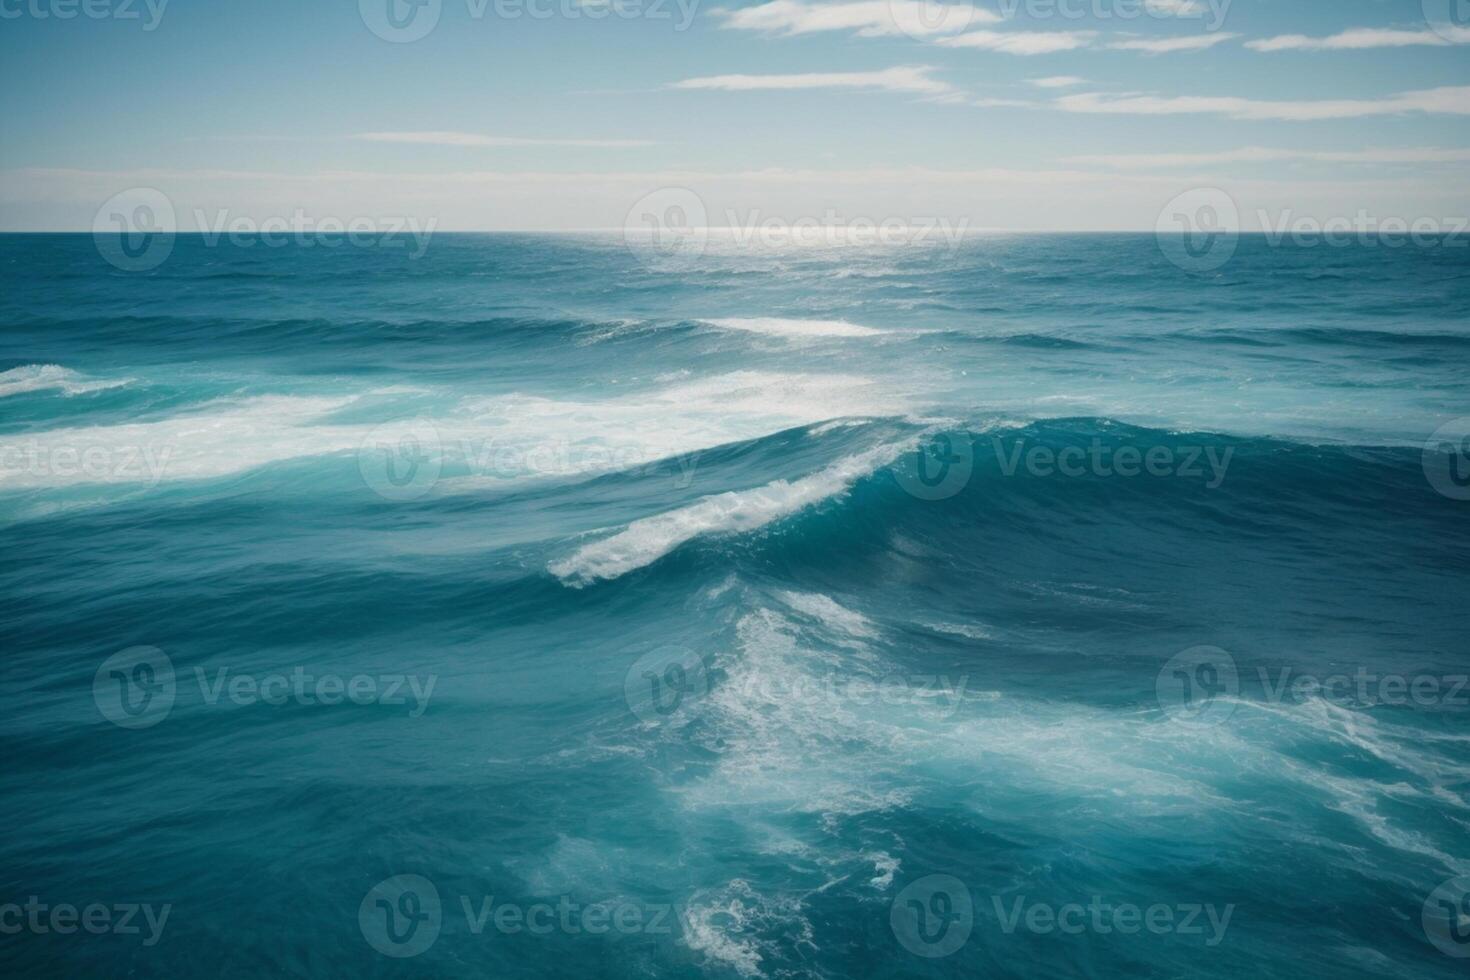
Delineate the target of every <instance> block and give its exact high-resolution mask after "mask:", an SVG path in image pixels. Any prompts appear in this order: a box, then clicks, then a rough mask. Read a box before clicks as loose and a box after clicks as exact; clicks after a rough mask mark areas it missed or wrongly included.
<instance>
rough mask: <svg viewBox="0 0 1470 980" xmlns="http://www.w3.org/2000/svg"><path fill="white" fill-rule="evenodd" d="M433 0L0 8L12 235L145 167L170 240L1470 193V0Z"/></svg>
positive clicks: (1, 135)
mask: <svg viewBox="0 0 1470 980" xmlns="http://www.w3.org/2000/svg"><path fill="white" fill-rule="evenodd" d="M422 2H423V3H424V4H425V5H424V6H420V7H417V8H414V7H410V6H409V5H408V3H407V2H406V0H361V2H359V0H317V2H302V0H254V2H251V3H230V2H224V0H209V2H204V0H167V2H166V3H163V4H160V3H159V0H152V2H151V4H150V3H149V2H147V0H85V5H84V0H0V79H3V82H4V89H5V92H6V94H7V98H6V100H5V108H4V110H3V111H0V227H3V228H6V229H23V230H36V229H78V230H84V229H89V228H91V227H92V223H93V219H94V216H95V214H96V212H97V209H98V207H99V206H100V205H102V204H103V202H104V201H105V200H106V199H107V198H109V197H111V196H112V195H113V194H116V193H118V192H119V191H124V190H127V189H129V188H135V187H149V188H156V189H158V190H159V191H161V192H162V193H163V194H165V195H167V197H168V199H169V200H170V201H171V202H172V203H173V205H174V207H175V210H176V212H177V215H178V225H179V227H180V228H184V229H192V226H193V225H194V224H195V223H196V213H197V212H200V211H203V212H207V213H209V214H211V215H216V214H218V213H220V212H221V211H225V212H228V213H229V214H230V215H232V216H239V215H244V216H250V217H251V218H252V219H254V220H261V219H263V218H266V217H268V216H271V215H274V214H286V215H290V214H292V213H293V212H294V211H296V210H304V211H306V212H307V213H308V214H313V215H324V214H330V215H334V216H336V217H339V218H342V219H349V218H352V217H356V216H360V215H368V216H383V215H417V216H419V217H420V218H433V219H434V220H435V221H436V223H437V225H438V227H440V228H444V229H450V228H470V229H473V228H508V229H537V228H545V229H566V228H588V227H617V226H620V225H621V224H622V223H623V221H624V219H625V216H626V214H627V211H628V208H629V207H630V205H632V204H633V203H634V201H636V200H637V199H638V198H640V197H641V196H642V195H645V194H648V193H649V192H651V191H656V190H657V189H659V188H661V187H672V186H676V187H684V188H689V189H692V190H693V191H694V192H695V193H697V194H698V195H700V197H701V199H702V200H703V201H704V202H705V203H706V205H707V212H708V217H709V223H710V224H724V223H727V218H728V217H729V216H730V215H732V214H733V215H738V216H748V215H749V214H751V213H752V212H755V213H759V214H761V215H765V216H778V217H782V218H784V219H786V220H796V219H798V218H800V217H802V216H805V215H822V214H827V213H832V212H835V213H837V214H838V215H839V216H842V217H847V218H850V217H853V216H855V215H862V216H864V217H867V218H870V219H873V220H882V219H885V218H888V217H891V216H897V217H900V218H922V217H928V216H948V217H951V218H954V219H964V220H967V221H968V222H970V223H971V225H972V226H973V227H997V228H1015V229H1048V228H1078V229H1094V228H1095V229H1114V228H1117V229H1121V228H1140V229H1147V228H1152V227H1154V225H1155V219H1156V216H1157V215H1158V213H1159V210H1160V208H1161V207H1163V206H1164V205H1165V203H1166V202H1167V201H1168V200H1169V199H1170V198H1171V197H1173V196H1174V195H1176V194H1178V193H1180V192H1181V191H1185V190H1188V189H1190V188H1195V187H1212V188H1223V189H1224V190H1225V191H1226V192H1228V193H1229V194H1230V195H1231V197H1232V198H1233V199H1234V200H1235V201H1237V202H1238V204H1239V206H1240V209H1241V212H1242V214H1243V215H1245V217H1243V218H1242V223H1243V226H1244V227H1250V226H1251V225H1252V224H1253V223H1254V222H1253V221H1252V220H1251V216H1252V215H1254V214H1255V213H1256V212H1258V211H1260V210H1263V209H1264V210H1268V211H1272V212H1273V213H1274V212H1279V211H1281V210H1283V209H1292V210H1293V211H1295V212H1296V213H1312V214H1315V215H1317V216H1318V217H1319V218H1326V217H1330V216H1333V215H1338V214H1347V215H1352V214H1354V213H1355V212H1357V211H1358V210H1360V209H1366V210H1368V211H1369V212H1370V213H1371V214H1374V215H1377V216H1385V215H1395V216H1401V217H1406V218H1414V217H1419V216H1425V215H1427V216H1430V217H1435V218H1449V217H1452V216H1455V215H1464V214H1466V213H1467V212H1470V200H1467V194H1466V193H1465V188H1466V187H1470V181H1467V180H1466V175H1467V171H1470V0H1425V2H1424V3H1422V4H1421V3H1420V2H1419V0H1340V2H1331V3H1329V2H1306V0H985V2H983V3H979V4H976V5H974V6H973V7H970V6H968V5H963V4H955V5H942V4H939V3H937V2H927V3H924V2H921V0H857V2H840V3H830V2H829V3H815V2H814V3H802V2H797V0H775V2H772V3H738V2H732V0H713V2H704V0H581V2H580V3H578V2H577V0H484V2H482V0H422ZM609 3H615V4H618V6H617V8H616V9H610V8H609V6H608V4H609ZM389 4H393V5H394V9H395V10H396V12H397V14H398V16H399V21H400V22H401V23H406V24H408V25H409V28H408V30H409V31H410V32H414V31H416V30H417V31H422V30H424V29H426V25H428V24H430V23H432V29H431V30H427V33H425V34H424V36H423V37H420V38H418V39H416V40H412V41H402V42H395V41H392V40H385V39H384V38H383V37H380V36H378V34H375V33H374V31H373V30H372V29H371V27H370V23H372V22H376V23H379V24H382V23H385V21H383V20H381V19H380V18H381V16H383V15H385V14H386V11H387V9H388V5H389ZM1145 8H1146V9H1145ZM533 11H534V13H535V14H536V16H533ZM68 13H69V14H72V16H70V17H65V16H62V15H64V14H68ZM436 16H437V20H435V19H434V18H435V17H436ZM390 33H391V32H390ZM737 220H744V217H740V218H737Z"/></svg>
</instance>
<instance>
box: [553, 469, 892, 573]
mask: <svg viewBox="0 0 1470 980" xmlns="http://www.w3.org/2000/svg"><path fill="white" fill-rule="evenodd" d="M910 445H911V444H910V443H889V444H886V445H882V446H878V447H875V448H873V449H869V450H866V451H864V452H861V453H858V454H856V455H854V456H849V457H847V458H846V459H843V460H840V461H838V462H836V463H834V464H832V465H831V466H829V467H827V468H826V469H823V470H818V471H817V472H816V473H813V474H811V475H810V476H804V477H802V478H801V479H799V480H789V481H788V480H773V481H771V482H770V483H767V484H765V485H764V486H760V487H756V488H755V489H753V490H731V491H729V492H727V493H721V494H716V495H714V496H711V497H705V498H703V499H701V500H699V501H696V502H695V503H693V504H690V505H689V506H687V507H681V508H679V509H678V510H672V511H668V512H667V513H663V514H657V515H655V516H653V517H645V518H643V519H642V520H638V521H634V522H633V523H632V524H629V525H628V526H627V527H626V528H625V529H623V530H622V531H619V532H618V533H617V534H614V535H613V536H611V537H608V538H603V539H601V540H600V541H594V542H592V543H591V544H588V545H583V546H582V547H581V548H579V549H577V551H576V552H574V553H573V554H572V555H571V556H570V557H568V558H565V559H563V560H561V561H554V562H552V563H551V564H549V565H548V566H547V569H548V570H549V571H550V572H551V573H552V574H553V575H555V576H556V577H557V578H559V579H561V580H562V582H563V584H566V585H571V586H573V587H581V586H583V585H587V584H590V583H592V582H595V581H597V580H599V579H614V578H617V577H618V576H620V575H624V574H627V573H628V572H631V571H633V570H634V569H636V568H642V567H643V566H644V565H648V564H650V563H652V562H654V561H657V560H658V559H660V558H662V557H663V556H664V555H666V554H668V553H669V552H671V551H673V550H674V549H675V548H677V547H679V546H680V545H681V544H683V543H685V542H686V541H689V540H691V539H693V538H696V537H699V536H701V535H705V534H725V533H732V532H744V531H753V530H755V529H756V528H760V527H764V526H765V525H766V524H769V523H770V522H771V521H774V520H776V519H777V518H780V517H784V516H786V515H787V514H792V513H795V512H796V511H798V510H801V509H802V508H804V507H807V506H810V505H811V504H814V503H817V502H819V501H822V500H825V499H827V498H828V497H832V496H835V495H837V494H839V493H842V492H844V491H846V490H847V489H848V488H849V487H851V486H852V485H853V484H854V483H856V482H857V481H858V480H860V479H862V478H863V477H865V476H868V475H869V474H871V473H873V472H874V471H876V470H877V469H879V468H880V467H883V466H887V465H888V464H889V463H892V462H893V461H894V460H895V459H897V458H898V457H899V456H900V455H902V453H903V452H904V450H905V449H907V448H908V447H909V446H910Z"/></svg>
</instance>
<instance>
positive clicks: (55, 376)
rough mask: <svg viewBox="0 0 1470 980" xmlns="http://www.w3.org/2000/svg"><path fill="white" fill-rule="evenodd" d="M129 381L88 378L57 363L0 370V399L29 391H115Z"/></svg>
mask: <svg viewBox="0 0 1470 980" xmlns="http://www.w3.org/2000/svg"><path fill="white" fill-rule="evenodd" d="M131 380H132V379H131V378H112V379H108V378H88V377H87V376H86V375H83V374H79V373H78V372H76V371H73V370H71V369H70V368H64V367H62V366H61V365H60V364H25V365H22V366H21V367H18V368H11V369H10V370H9V371H0V398H8V397H9V396H11V395H23V394H27V393H29V392H32V391H53V390H54V391H59V392H61V393H62V394H63V395H66V396H71V395H80V394H84V393H86V392H89V391H101V390H103V389H105V388H119V387H121V386H123V385H125V384H127V383H128V382H129V381H131Z"/></svg>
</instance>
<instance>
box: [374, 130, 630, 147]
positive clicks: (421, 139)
mask: <svg viewBox="0 0 1470 980" xmlns="http://www.w3.org/2000/svg"><path fill="white" fill-rule="evenodd" d="M352 138H353V139H355V140H365V141H367V142H369V143H413V144H418V145H422V146H589V147H603V148H609V149H611V148H616V147H630V146H653V145H654V143H653V142H652V141H651V140H605V139H542V138H539V137H528V136H486V135H483V134H481V133H456V132H447V131H442V130H433V131H415V132H391V133H356V134H354V135H353V137H352Z"/></svg>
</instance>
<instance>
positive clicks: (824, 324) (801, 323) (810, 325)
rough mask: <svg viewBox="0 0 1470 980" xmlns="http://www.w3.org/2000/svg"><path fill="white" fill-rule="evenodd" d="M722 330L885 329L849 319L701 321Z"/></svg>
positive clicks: (863, 332) (804, 333)
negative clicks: (867, 325)
mask: <svg viewBox="0 0 1470 980" xmlns="http://www.w3.org/2000/svg"><path fill="white" fill-rule="evenodd" d="M700 322H701V323H708V324H710V325H711V326H715V327H719V328H720V329H721V330H745V331H748V332H749V333H763V334H767V335H770V336H776V337H792V338H797V339H800V338H805V337H880V336H882V335H883V333H884V331H882V330H876V329H874V328H873V327H864V326H859V325H858V324H856V323H848V322H847V321H846V320H788V319H785V318H783V317H775V316H758V317H729V318H725V319H718V320H701V321H700Z"/></svg>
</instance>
